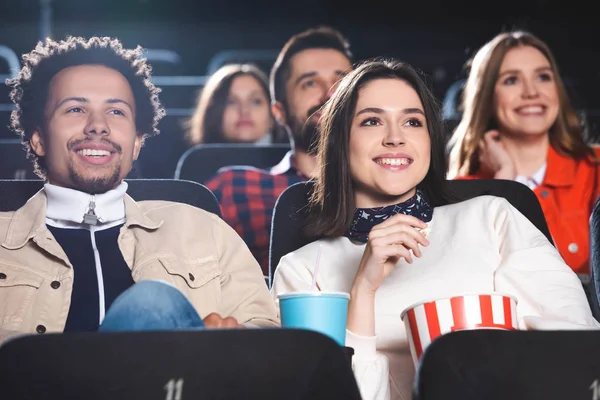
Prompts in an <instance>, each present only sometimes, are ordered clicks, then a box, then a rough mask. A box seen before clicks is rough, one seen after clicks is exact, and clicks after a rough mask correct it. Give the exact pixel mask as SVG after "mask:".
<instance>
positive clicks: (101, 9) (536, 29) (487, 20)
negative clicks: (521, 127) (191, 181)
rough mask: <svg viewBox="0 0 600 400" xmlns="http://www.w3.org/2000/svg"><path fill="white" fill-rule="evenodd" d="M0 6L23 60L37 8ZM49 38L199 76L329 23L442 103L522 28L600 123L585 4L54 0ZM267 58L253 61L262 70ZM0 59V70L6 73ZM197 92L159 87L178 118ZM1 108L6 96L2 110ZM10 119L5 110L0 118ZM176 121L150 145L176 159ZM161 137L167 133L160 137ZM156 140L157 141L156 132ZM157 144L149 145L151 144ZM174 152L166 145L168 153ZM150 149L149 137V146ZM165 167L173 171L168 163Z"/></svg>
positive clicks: (542, 0)
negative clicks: (472, 61)
mask: <svg viewBox="0 0 600 400" xmlns="http://www.w3.org/2000/svg"><path fill="white" fill-rule="evenodd" d="M1 1H2V2H1V3H0V4H1V5H0V44H2V45H5V46H8V47H10V48H11V49H13V51H14V52H15V53H16V54H18V55H20V54H22V53H24V52H27V51H30V50H31V49H32V48H33V46H34V45H35V44H36V42H37V41H38V40H39V39H40V34H41V30H40V16H41V11H40V4H41V3H43V2H44V1H45V0H43V1H42V2H40V1H35V0H20V1H19V2H18V3H17V2H16V1H10V2H9V1H6V0H1ZM50 4H51V8H52V17H51V19H50V20H51V28H52V29H51V32H52V37H53V38H55V39H59V38H62V37H64V36H66V35H69V34H70V35H78V36H91V35H102V36H113V37H117V38H119V39H121V41H122V42H123V43H124V44H125V45H126V46H128V47H129V46H136V45H138V44H140V45H142V46H143V47H145V48H151V49H169V50H172V51H175V52H176V53H177V54H178V55H179V56H180V60H181V61H180V63H178V64H177V65H171V64H168V63H161V62H153V63H152V64H153V66H154V70H155V75H160V76H166V75H194V76H199V75H206V74H207V68H208V65H209V62H210V60H211V58H212V57H213V56H215V55H216V54H217V53H218V52H219V51H222V50H232V49H234V50H239V49H245V50H249V49H254V50H268V51H269V50H270V51H273V52H277V51H278V50H279V49H280V48H281V46H282V45H283V44H284V43H285V41H286V40H287V39H288V38H289V37H290V36H291V35H292V34H294V33H297V32H299V31H301V30H304V29H306V28H308V27H311V26H316V25H322V24H326V25H330V26H333V27H335V28H337V29H339V30H340V31H342V33H344V34H345V35H346V36H347V37H348V39H349V40H350V42H351V45H352V48H353V53H354V54H355V56H356V59H357V60H361V59H365V58H369V57H374V56H394V57H398V58H400V59H403V60H404V61H407V62H409V63H410V64H412V65H413V66H414V67H416V68H418V69H420V70H422V71H423V72H424V73H426V74H427V75H429V77H430V82H431V84H432V87H433V89H434V93H435V94H436V96H437V97H438V98H439V100H440V102H441V101H442V100H443V98H444V95H445V94H446V90H447V89H448V87H449V86H450V85H451V84H452V83H453V82H455V81H456V80H458V79H460V78H463V77H464V76H465V74H464V69H463V66H464V64H465V62H466V61H467V60H468V59H469V57H471V56H472V55H473V53H474V51H476V50H477V49H478V48H479V47H480V46H481V45H483V44H484V43H485V42H486V41H488V40H490V39H491V38H492V37H493V36H494V35H495V34H497V33H498V32H500V31H506V30H511V29H526V30H529V31H531V32H532V33H534V34H536V35H537V36H539V37H540V38H541V39H542V40H544V41H546V42H547V43H548V44H549V46H550V47H551V48H552V50H553V51H554V53H555V56H556V58H557V60H558V63H559V67H560V69H561V73H562V75H563V77H564V79H565V80H566V81H567V82H568V84H569V87H570V89H569V90H570V94H571V96H572V100H573V101H574V103H575V106H576V108H577V109H579V110H581V111H582V112H585V113H586V116H587V118H588V119H589V125H590V128H591V129H592V132H590V134H591V135H595V134H596V133H597V131H598V128H597V126H598V125H597V122H596V120H597V119H598V117H600V112H599V111H600V99H599V97H598V95H597V90H598V88H599V83H600V67H599V65H600V51H599V50H600V46H599V45H598V40H600V21H599V19H600V18H598V17H595V8H596V6H595V5H594V2H592V1H580V0H575V1H568V2H567V1H549V0H529V1H514V0H508V1H485V0H481V1H465V0H462V1H453V0H447V1H425V0H409V1H402V0H394V1H391V0H363V1H360V2H357V1H353V2H343V1H337V0H329V1H327V0H323V1H316V0H304V1H297V2H293V1H289V0H282V1H273V0H238V1H234V0H214V1H206V0H196V1H189V0H121V1H117V0H104V1H100V0H79V1H76V0H52V1H50ZM271 62H272V60H265V61H263V62H259V63H258V64H259V66H261V67H262V68H264V69H265V70H267V72H268V68H269V67H270V64H271ZM6 73H7V70H6V66H5V65H3V62H2V61H0V74H6ZM198 89H199V86H193V87H189V86H188V87H169V86H163V90H164V92H163V97H162V99H163V102H164V103H165V105H166V107H167V108H168V109H177V110H179V112H180V113H182V112H183V113H185V112H186V109H189V108H191V107H193V104H194V96H195V94H196V93H197V91H198ZM3 103H4V104H7V103H8V98H7V93H6V90H5V89H3V91H2V92H0V104H3ZM4 114H7V113H4ZM5 121H7V119H6V118H5V117H3V118H2V121H0V122H1V123H2V125H0V137H7V136H8V135H9V132H8V130H7V129H5V125H6V123H5ZM180 122H181V116H177V115H174V114H172V115H171V117H168V118H167V119H166V120H165V123H164V124H163V134H168V135H171V136H170V139H171V140H172V141H173V144H172V145H170V144H168V143H167V142H166V138H164V137H163V138H161V139H159V140H158V139H157V143H156V146H160V147H161V148H162V150H163V151H164V150H165V149H169V150H168V151H172V152H173V153H174V154H173V155H172V156H170V162H171V163H173V160H176V159H177V156H178V152H180V150H181V149H182V148H183V147H182V146H183V145H182V144H181V143H179V144H176V143H175V141H178V140H179V142H180V139H181V135H182V131H181V128H180ZM167 131H168V132H167ZM161 136H163V135H161ZM152 140H154V139H152ZM165 146H171V147H165ZM148 147H149V148H151V147H150V141H149V145H148ZM169 168H170V167H169Z"/></svg>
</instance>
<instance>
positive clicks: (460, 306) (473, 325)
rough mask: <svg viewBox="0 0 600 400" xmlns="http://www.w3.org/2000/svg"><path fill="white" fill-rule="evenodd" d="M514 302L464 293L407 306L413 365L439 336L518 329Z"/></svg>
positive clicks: (502, 297) (498, 295)
mask: <svg viewBox="0 0 600 400" xmlns="http://www.w3.org/2000/svg"><path fill="white" fill-rule="evenodd" d="M516 308H517V300H516V299H515V298H514V297H512V296H510V295H506V294H502V293H491V294H466V295H460V296H454V297H451V298H445V299H439V300H432V301H427V302H421V303H417V304H413V305H412V306H410V307H407V308H406V309H405V310H404V311H402V314H401V315H400V318H401V319H402V321H403V322H404V326H405V328H406V334H407V336H408V342H409V345H410V352H411V354H412V357H413V361H414V362H415V365H417V363H418V361H419V359H420V358H421V355H422V354H423V352H424V351H425V349H426V348H427V346H429V344H430V343H431V342H432V341H433V340H434V339H435V338H437V337H438V336H441V335H443V334H445V333H450V332H454V331H461V330H466V329H502V330H514V329H517V313H516Z"/></svg>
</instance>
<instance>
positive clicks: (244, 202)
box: [205, 151, 308, 276]
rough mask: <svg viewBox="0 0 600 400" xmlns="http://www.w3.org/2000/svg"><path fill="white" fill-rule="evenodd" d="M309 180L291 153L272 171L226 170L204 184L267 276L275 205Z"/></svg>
mask: <svg viewBox="0 0 600 400" xmlns="http://www.w3.org/2000/svg"><path fill="white" fill-rule="evenodd" d="M307 179H308V178H306V177H305V176H303V175H302V174H300V173H299V172H298V171H297V170H296V168H294V166H293V159H292V152H291V151H290V152H289V153H288V154H287V155H286V156H285V157H284V158H283V160H281V162H280V163H279V164H277V165H276V166H275V167H273V168H271V170H270V171H267V170H262V169H258V168H253V167H226V168H221V169H220V170H219V172H218V173H217V175H216V176H215V177H213V178H212V179H211V180H210V181H208V182H207V183H206V184H205V185H206V186H207V187H208V188H209V189H210V190H212V191H213V193H214V194H215V196H216V197H217V200H218V201H219V203H220V205H221V213H222V214H223V219H224V220H225V222H227V223H228V224H229V225H230V226H231V227H233V229H235V231H236V232H237V233H238V234H239V235H240V236H241V237H242V239H244V241H245V242H246V244H247V245H248V248H250V251H251V252H252V254H253V255H254V257H255V258H256V260H257V261H258V263H259V264H260V266H261V268H262V270H263V274H264V275H265V276H268V274H269V237H270V234H271V219H272V217H273V207H274V206H275V202H276V201H277V198H278V197H279V195H280V194H281V192H283V191H284V190H285V189H286V188H287V187H288V186H290V185H293V184H294V183H297V182H303V181H306V180H307Z"/></svg>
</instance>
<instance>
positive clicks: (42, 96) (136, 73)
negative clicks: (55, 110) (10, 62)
mask: <svg viewBox="0 0 600 400" xmlns="http://www.w3.org/2000/svg"><path fill="white" fill-rule="evenodd" d="M22 61H23V68H21V71H20V72H19V75H18V76H17V77H16V78H13V79H7V80H6V84H7V85H8V86H11V87H12V91H11V93H10V98H11V100H12V101H13V103H14V104H15V109H14V110H13V112H12V114H11V128H12V129H13V130H14V131H15V132H16V133H17V134H18V135H19V136H20V137H21V143H22V144H23V147H24V148H25V150H26V151H27V158H31V159H32V160H33V165H34V170H35V173H36V174H37V175H38V176H39V177H40V178H42V179H44V178H45V177H46V166H45V163H44V159H43V157H39V156H38V155H37V154H35V152H34V151H33V150H32V148H31V144H30V140H31V136H32V134H33V132H34V131H35V130H38V129H43V128H44V127H45V124H44V110H45V106H46V101H47V98H48V90H49V85H50V81H51V80H52V78H53V77H54V75H56V74H57V73H58V72H59V71H61V70H62V69H64V68H68V67H73V66H78V65H103V66H106V67H108V68H112V69H115V70H117V71H119V72H120V73H121V74H123V76H124V77H125V78H126V79H127V81H128V82H129V85H130V86H131V90H132V92H133V96H134V99H135V105H136V117H135V125H136V130H137V132H138V133H139V134H141V135H142V139H146V138H147V137H150V136H154V135H157V134H158V133H159V130H158V128H157V126H158V122H159V121H160V120H161V118H162V117H163V116H164V115H165V110H164V109H163V108H162V106H161V104H160V101H159V99H158V94H159V93H160V89H159V88H157V87H156V86H154V84H153V83H152V82H151V81H150V76H151V72H152V68H151V67H150V65H149V64H148V63H147V62H146V59H145V58H144V57H143V56H142V48H141V47H140V46H138V47H136V48H135V49H133V50H128V49H124V48H123V45H122V44H121V42H120V41H119V40H117V39H113V38H109V37H92V38H90V39H85V38H82V37H71V36H69V37H67V38H66V39H65V40H61V41H54V40H52V39H49V38H47V39H46V41H45V42H39V43H38V44H37V46H36V47H35V49H33V50H32V51H31V52H30V53H28V54H24V55H23V58H22Z"/></svg>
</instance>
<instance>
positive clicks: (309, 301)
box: [277, 291, 350, 346]
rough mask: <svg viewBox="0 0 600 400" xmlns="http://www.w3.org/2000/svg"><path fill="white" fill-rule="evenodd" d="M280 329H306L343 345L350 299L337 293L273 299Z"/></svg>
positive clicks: (293, 295) (306, 294)
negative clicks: (277, 306)
mask: <svg viewBox="0 0 600 400" xmlns="http://www.w3.org/2000/svg"><path fill="white" fill-rule="evenodd" d="M277 298H278V299H279V313H280V315H281V326H283V327H284V328H300V329H309V330H312V331H316V332H320V333H322V334H324V335H327V336H329V337H330V338H332V339H333V340H335V341H336V342H337V343H338V344H339V345H340V346H344V345H345V343H346V318H347V316H348V301H349V300H350V295H349V294H348V293H340V292H317V291H315V292H296V293H285V294H280V295H278V296H277Z"/></svg>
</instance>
